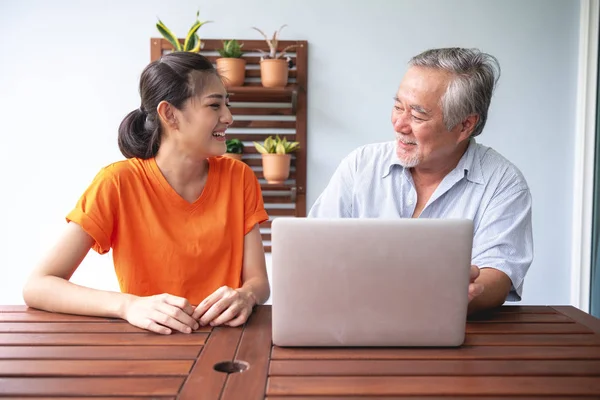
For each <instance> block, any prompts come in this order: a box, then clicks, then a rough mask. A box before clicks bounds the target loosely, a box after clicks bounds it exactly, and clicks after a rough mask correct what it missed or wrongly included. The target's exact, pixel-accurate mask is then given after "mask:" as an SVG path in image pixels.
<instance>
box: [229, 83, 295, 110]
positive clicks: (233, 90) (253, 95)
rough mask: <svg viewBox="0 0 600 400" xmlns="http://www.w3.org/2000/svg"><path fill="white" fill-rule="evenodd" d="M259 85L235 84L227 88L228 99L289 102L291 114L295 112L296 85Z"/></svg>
mask: <svg viewBox="0 0 600 400" xmlns="http://www.w3.org/2000/svg"><path fill="white" fill-rule="evenodd" d="M259 85H260V84H259ZM259 85H256V86H254V85H252V86H251V85H248V86H235V87H230V88H227V92H228V93H229V100H231V101H266V102H269V101H275V102H291V103H292V114H295V113H296V108H297V103H298V86H297V85H294V84H292V85H288V86H286V87H283V88H267V87H264V86H259Z"/></svg>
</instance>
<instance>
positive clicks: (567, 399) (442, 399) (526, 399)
mask: <svg viewBox="0 0 600 400" xmlns="http://www.w3.org/2000/svg"><path fill="white" fill-rule="evenodd" d="M450 399H452V400H475V399H476V400H548V399H549V398H548V396H535V395H534V396H485V397H473V396H456V395H452V396H385V397H381V396H293V397H289V396H267V397H265V400H450ZM550 400H575V399H574V398H573V396H552V397H551V398H550ZM576 400H598V397H597V396H577V398H576Z"/></svg>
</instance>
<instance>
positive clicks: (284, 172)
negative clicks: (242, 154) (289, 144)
mask: <svg viewBox="0 0 600 400" xmlns="http://www.w3.org/2000/svg"><path fill="white" fill-rule="evenodd" d="M291 161H292V156H291V155H290V154H263V155H262V165H263V175H264V177H265V179H266V180H267V183H271V184H281V183H283V181H285V180H286V179H287V178H288V176H290V163H291Z"/></svg>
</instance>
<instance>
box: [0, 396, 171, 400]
mask: <svg viewBox="0 0 600 400" xmlns="http://www.w3.org/2000/svg"><path fill="white" fill-rule="evenodd" d="M78 398H87V396H86V397H56V396H52V397H37V396H36V397H30V396H27V397H26V399H27V400H74V399H78ZM8 399H11V398H10V397H2V400H8ZM93 399H94V400H175V399H176V398H175V397H162V396H160V397H157V396H148V397H147V396H135V397H133V396H129V397H123V396H111V397H97V396H94V397H93Z"/></svg>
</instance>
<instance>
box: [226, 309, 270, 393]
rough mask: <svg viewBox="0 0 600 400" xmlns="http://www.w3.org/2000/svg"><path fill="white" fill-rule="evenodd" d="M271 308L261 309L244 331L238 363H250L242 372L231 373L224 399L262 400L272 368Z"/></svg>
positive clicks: (237, 357)
mask: <svg viewBox="0 0 600 400" xmlns="http://www.w3.org/2000/svg"><path fill="white" fill-rule="evenodd" d="M270 321H271V308H265V307H260V308H258V309H256V310H255V312H254V315H253V318H252V319H251V320H250V321H249V322H248V324H247V326H246V328H245V329H244V334H243V335H242V339H241V341H240V345H239V347H238V350H237V353H236V355H235V359H236V360H242V361H245V362H247V363H248V364H249V366H250V368H248V370H247V371H245V372H243V373H235V374H230V375H229V377H228V378H227V382H226V384H225V388H224V390H223V394H222V396H221V399H222V400H237V399H244V400H262V399H263V398H264V393H265V382H266V379H267V373H268V369H269V352H270V349H271V329H270Z"/></svg>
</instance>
